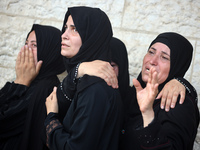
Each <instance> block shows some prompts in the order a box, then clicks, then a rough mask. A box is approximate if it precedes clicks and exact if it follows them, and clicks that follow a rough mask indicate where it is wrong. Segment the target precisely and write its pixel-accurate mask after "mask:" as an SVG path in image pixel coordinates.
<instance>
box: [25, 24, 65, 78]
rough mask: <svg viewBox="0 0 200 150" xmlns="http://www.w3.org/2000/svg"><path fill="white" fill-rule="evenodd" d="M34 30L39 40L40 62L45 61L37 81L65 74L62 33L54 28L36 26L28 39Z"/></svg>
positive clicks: (38, 53) (38, 55)
mask: <svg viewBox="0 0 200 150" xmlns="http://www.w3.org/2000/svg"><path fill="white" fill-rule="evenodd" d="M33 30H34V31H35V34H36V40H37V57H38V61H39V60H42V61H43V63H42V67H41V69H40V72H39V75H38V76H37V78H36V79H42V78H47V77H50V76H52V75H58V74H60V73H62V72H64V71H65V67H64V63H63V58H62V55H61V53H60V51H61V31H60V30H58V29H57V28H54V27H52V26H46V25H39V24H34V25H33V26H32V29H31V31H30V32H29V33H28V35H27V38H28V36H29V34H30V33H31V32H32V31H33ZM58 51H59V52H58Z"/></svg>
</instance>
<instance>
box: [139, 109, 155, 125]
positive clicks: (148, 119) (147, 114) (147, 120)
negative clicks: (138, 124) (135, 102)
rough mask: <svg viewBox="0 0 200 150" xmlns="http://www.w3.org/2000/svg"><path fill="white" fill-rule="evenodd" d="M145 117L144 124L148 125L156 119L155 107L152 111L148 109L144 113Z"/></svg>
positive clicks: (143, 116)
mask: <svg viewBox="0 0 200 150" xmlns="http://www.w3.org/2000/svg"><path fill="white" fill-rule="evenodd" d="M142 118H143V126H144V127H147V126H148V125H149V124H150V123H151V122H152V121H153V119H154V111H153V109H152V110H150V111H146V112H143V113H142Z"/></svg>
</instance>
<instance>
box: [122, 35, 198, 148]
mask: <svg viewBox="0 0 200 150" xmlns="http://www.w3.org/2000/svg"><path fill="white" fill-rule="evenodd" d="M192 53H193V48H192V45H191V44H190V42H189V41H188V40H187V39H186V38H184V37H183V36H181V35H180V34H177V33H173V32H167V33H162V34H160V35H158V36H157V37H156V39H155V40H154V41H153V42H152V43H151V44H150V47H149V50H148V52H147V54H146V55H145V57H144V60H143V67H142V72H141V73H140V75H139V76H138V81H139V82H138V81H137V80H136V79H134V80H133V84H134V86H135V88H136V91H137V101H138V104H139V108H140V111H141V115H137V116H133V117H130V118H129V120H128V121H127V122H126V124H125V127H124V130H123V141H122V143H121V149H126V150H129V149H137V150H139V149H151V150H154V149H156V150H159V149H160V150H163V149H166V150H167V149H169V150H172V149H174V150H175V149H181V150H192V149H193V144H194V140H195V137H196V134H197V128H198V125H199V110H198V107H197V94H196V92H194V91H195V90H194V91H193V92H189V93H187V94H186V96H185V100H184V103H183V104H182V105H180V104H179V103H178V102H177V104H176V107H175V108H174V109H171V110H170V111H169V112H165V111H164V110H162V109H161V108H160V107H159V105H160V101H161V100H160V99H155V98H156V94H157V90H158V91H160V90H162V88H163V87H164V85H165V84H166V83H167V82H168V81H169V80H171V79H173V78H178V77H183V76H184V75H185V73H186V71H187V70H188V68H189V66H190V63H191V60H192ZM160 66H162V67H166V68H165V69H164V70H162V71H165V72H162V71H161V69H163V68H159V67H160ZM167 68H168V69H167ZM167 70H168V71H167ZM147 80H148V81H147ZM184 83H185V84H186V87H187V86H188V87H187V89H194V88H193V87H192V86H191V85H190V84H189V83H188V82H187V81H184ZM140 85H141V86H142V87H141V86H140ZM143 88H144V89H143ZM151 88H154V89H151ZM149 89H151V90H149ZM135 94H136V93H135ZM147 94H149V95H148V96H147ZM178 101H179V99H178ZM132 109H134V106H132Z"/></svg>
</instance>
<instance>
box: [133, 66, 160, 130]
mask: <svg viewBox="0 0 200 150" xmlns="http://www.w3.org/2000/svg"><path fill="white" fill-rule="evenodd" d="M133 85H134V86H135V89H136V92H137V101H138V105H139V108H140V111H141V113H142V117H143V124H144V127H146V126H148V124H149V123H151V121H152V120H153V119H154V110H153V102H154V100H155V98H156V95H157V94H158V86H159V84H158V78H157V72H156V70H155V68H151V69H150V71H149V77H148V82H147V84H146V87H145V88H144V89H143V88H142V86H141V84H140V82H139V81H138V80H137V79H133Z"/></svg>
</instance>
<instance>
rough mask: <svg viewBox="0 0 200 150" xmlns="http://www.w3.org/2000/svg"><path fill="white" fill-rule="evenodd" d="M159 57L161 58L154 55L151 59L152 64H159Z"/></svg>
mask: <svg viewBox="0 0 200 150" xmlns="http://www.w3.org/2000/svg"><path fill="white" fill-rule="evenodd" d="M158 59H159V56H157V55H154V56H153V57H152V58H151V60H150V63H151V65H153V66H156V65H157V64H158Z"/></svg>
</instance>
